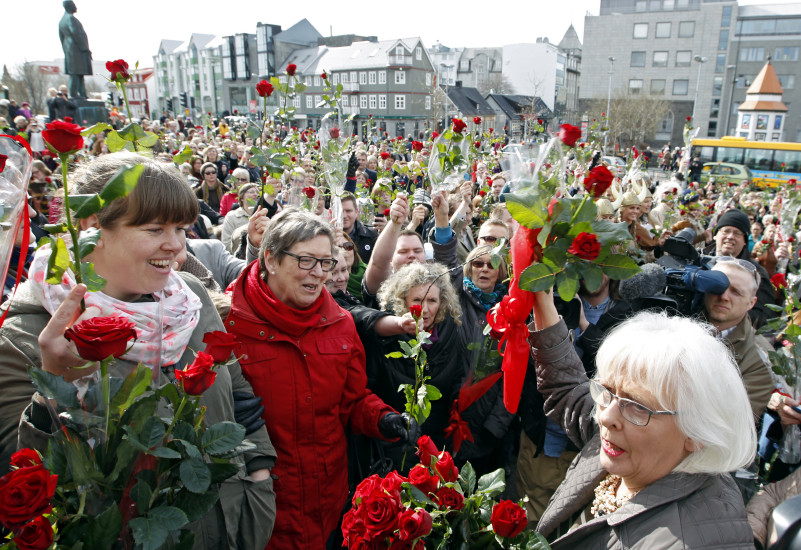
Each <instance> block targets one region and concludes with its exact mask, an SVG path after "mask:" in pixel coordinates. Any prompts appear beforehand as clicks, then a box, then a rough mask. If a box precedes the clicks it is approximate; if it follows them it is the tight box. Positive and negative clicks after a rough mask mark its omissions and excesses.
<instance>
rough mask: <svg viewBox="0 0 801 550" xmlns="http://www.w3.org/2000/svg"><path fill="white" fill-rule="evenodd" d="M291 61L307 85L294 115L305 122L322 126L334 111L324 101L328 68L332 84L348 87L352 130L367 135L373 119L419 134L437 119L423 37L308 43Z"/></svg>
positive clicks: (386, 128)
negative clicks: (337, 44) (310, 45)
mask: <svg viewBox="0 0 801 550" xmlns="http://www.w3.org/2000/svg"><path fill="white" fill-rule="evenodd" d="M286 63H287V64H289V63H294V64H295V65H297V73H296V75H297V77H298V78H300V79H302V81H303V83H304V84H305V85H306V86H307V88H306V90H305V91H304V92H303V93H302V94H300V95H299V96H297V97H295V98H294V105H295V108H296V115H295V118H296V119H297V120H305V121H306V122H305V124H306V125H309V126H312V127H315V128H318V127H319V126H320V121H321V119H322V117H323V115H325V114H326V113H327V112H328V111H329V110H330V109H329V108H328V107H327V106H325V105H322V106H321V105H320V103H321V102H322V96H323V94H325V90H324V82H323V80H322V78H321V76H320V75H321V74H322V73H323V72H325V73H326V74H327V75H328V77H329V79H330V81H331V83H332V85H334V86H336V85H338V84H342V86H343V93H342V115H343V117H345V116H349V115H354V126H353V128H352V131H353V133H357V134H359V135H360V136H365V135H367V134H368V132H369V126H370V120H369V119H370V118H372V119H373V120H374V124H376V126H377V129H378V131H380V132H381V133H383V132H386V133H387V135H389V136H398V135H402V136H404V137H406V136H407V135H413V136H415V137H418V136H420V135H421V134H422V133H423V132H424V131H425V130H426V129H427V128H429V127H430V125H431V123H432V91H433V90H432V88H433V85H434V68H433V66H432V64H431V60H430V59H429V57H428V54H427V53H426V50H425V47H424V46H423V43H422V42H421V41H420V39H419V38H405V39H397V40H382V41H375V42H371V41H360V42H354V43H353V44H351V45H349V46H343V47H329V46H317V47H314V48H303V49H299V50H296V51H294V52H293V53H292V54H291V55H290V56H289V57H288V58H287V59H286ZM280 78H282V79H285V78H286V77H285V76H282V77H280Z"/></svg>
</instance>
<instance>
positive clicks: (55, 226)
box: [42, 223, 67, 235]
mask: <svg viewBox="0 0 801 550" xmlns="http://www.w3.org/2000/svg"><path fill="white" fill-rule="evenodd" d="M42 229H44V230H45V231H47V232H48V233H50V234H52V235H57V234H58V233H64V232H65V231H66V230H67V224H66V223H48V224H45V225H43V226H42Z"/></svg>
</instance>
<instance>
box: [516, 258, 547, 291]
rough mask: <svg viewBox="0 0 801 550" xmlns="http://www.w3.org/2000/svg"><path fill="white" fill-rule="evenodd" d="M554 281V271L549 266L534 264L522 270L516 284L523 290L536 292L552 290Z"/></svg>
mask: <svg viewBox="0 0 801 550" xmlns="http://www.w3.org/2000/svg"><path fill="white" fill-rule="evenodd" d="M554 281H555V277H554V271H553V270H552V269H551V268H550V267H549V266H547V265H546V264H534V265H530V266H528V267H527V268H526V269H525V270H523V273H521V274H520V281H519V282H518V284H519V286H520V288H521V289H523V290H528V291H530V292H538V291H540V290H548V289H550V288H552V287H553V285H554Z"/></svg>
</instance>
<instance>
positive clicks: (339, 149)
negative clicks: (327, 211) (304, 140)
mask: <svg viewBox="0 0 801 550" xmlns="http://www.w3.org/2000/svg"><path fill="white" fill-rule="evenodd" d="M341 127H342V124H341V122H338V121H334V120H332V118H331V117H328V118H324V119H323V121H322V123H321V124H320V129H319V130H318V131H317V139H318V140H319V142H320V156H321V157H322V166H323V176H324V177H325V181H326V183H327V184H328V188H329V189H330V190H331V220H332V221H333V222H334V225H336V226H337V227H342V201H341V199H340V197H341V196H342V193H343V192H344V191H345V177H346V175H347V172H348V150H349V147H350V138H341V137H339V132H340V130H341Z"/></svg>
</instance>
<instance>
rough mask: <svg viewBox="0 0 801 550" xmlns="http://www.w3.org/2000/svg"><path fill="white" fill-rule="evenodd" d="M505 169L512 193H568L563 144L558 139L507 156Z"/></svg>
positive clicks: (503, 158) (505, 157) (503, 161)
mask: <svg viewBox="0 0 801 550" xmlns="http://www.w3.org/2000/svg"><path fill="white" fill-rule="evenodd" d="M501 165H502V166H503V168H504V170H505V171H506V172H508V173H509V180H510V181H509V189H510V190H511V191H512V193H518V192H521V191H523V190H525V192H527V193H532V194H535V195H538V194H540V193H546V194H553V193H554V192H555V191H556V189H557V188H558V189H559V191H560V192H561V194H564V192H565V185H564V183H565V182H564V177H563V176H564V161H563V153H562V144H561V142H560V141H559V139H558V138H556V137H554V138H551V139H550V140H548V141H546V142H542V143H538V144H536V147H532V148H529V149H523V148H517V149H513V150H511V151H508V152H504V153H503V157H502V158H501Z"/></svg>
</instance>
